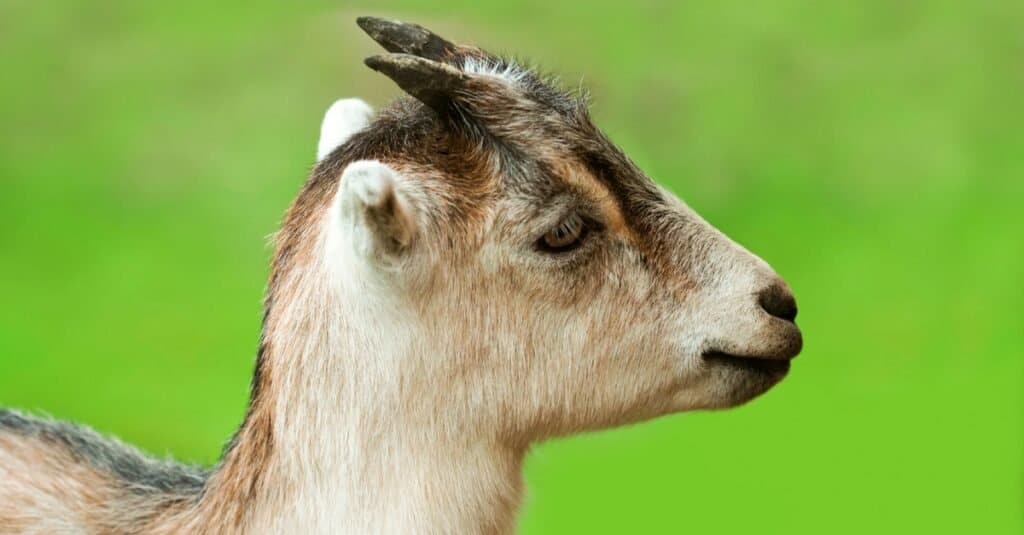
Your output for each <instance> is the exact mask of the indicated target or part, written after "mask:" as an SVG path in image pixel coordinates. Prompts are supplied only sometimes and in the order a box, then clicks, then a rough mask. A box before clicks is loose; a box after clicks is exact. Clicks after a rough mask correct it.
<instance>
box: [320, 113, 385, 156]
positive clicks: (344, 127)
mask: <svg viewBox="0 0 1024 535" xmlns="http://www.w3.org/2000/svg"><path fill="white" fill-rule="evenodd" d="M371 117H373V109H372V108H370V105H369V104H367V103H365V102H363V101H362V100H359V99H358V98H343V99H341V100H338V101H336V102H335V103H334V104H331V107H330V108H328V109H327V113H325V114H324V122H323V123H322V124H321V125H320V142H319V143H318V144H317V148H316V159H317V161H320V160H323V159H324V157H326V156H327V155H328V154H330V153H331V151H333V150H334V149H336V148H338V147H339V146H341V144H342V143H344V142H346V141H348V138H350V137H352V134H355V133H356V132H358V131H360V130H362V129H363V128H365V127H366V125H368V124H370V118H371Z"/></svg>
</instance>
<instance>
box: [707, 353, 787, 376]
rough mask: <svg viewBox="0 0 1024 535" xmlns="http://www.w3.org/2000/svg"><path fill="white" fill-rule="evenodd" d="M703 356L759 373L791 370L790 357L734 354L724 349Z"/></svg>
mask: <svg viewBox="0 0 1024 535" xmlns="http://www.w3.org/2000/svg"><path fill="white" fill-rule="evenodd" d="M703 356H704V360H706V361H708V362H713V363H716V364H723V365H725V366H728V367H730V368H739V369H743V370H747V371H752V372H757V373H765V374H779V373H786V372H788V371H789V359H774V358H767V357H755V356H743V355H733V354H731V353H724V352H722V351H706V352H705V353H704V355H703Z"/></svg>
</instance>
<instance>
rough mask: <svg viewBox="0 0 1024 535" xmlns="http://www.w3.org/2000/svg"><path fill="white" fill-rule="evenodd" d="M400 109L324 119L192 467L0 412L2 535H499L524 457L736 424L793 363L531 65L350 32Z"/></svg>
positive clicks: (720, 248) (767, 282)
mask: <svg viewBox="0 0 1024 535" xmlns="http://www.w3.org/2000/svg"><path fill="white" fill-rule="evenodd" d="M357 22H358V24H359V26H360V27H362V28H363V29H364V30H365V31H366V32H367V33H368V34H369V35H370V36H371V37H372V38H373V39H374V40H376V41H377V42H378V43H380V44H381V45H383V47H384V48H385V49H386V50H387V51H388V53H387V54H384V55H379V56H373V57H371V58H368V59H367V60H366V64H367V65H368V66H369V67H371V68H372V69H374V70H376V71H379V72H380V73H382V74H384V75H385V76H387V77H389V78H390V79H391V80H393V81H394V82H395V83H396V84H397V85H398V86H399V87H400V88H401V89H402V90H403V91H404V92H405V93H407V94H408V96H409V97H411V98H408V97H407V98H404V99H400V100H399V101H397V102H396V103H394V104H393V105H391V106H390V107H388V108H386V109H384V110H383V111H381V112H379V113H378V114H376V115H374V114H373V112H372V111H371V110H370V108H369V107H368V106H367V105H366V104H364V103H363V102H362V101H359V100H343V101H339V102H338V103H337V104H336V105H334V106H333V107H332V108H331V109H330V110H329V111H328V113H327V115H326V117H325V120H324V124H323V128H322V131H321V140H320V146H319V150H318V162H317V164H316V166H315V167H314V168H313V170H312V172H311V174H310V176H309V178H308V179H307V181H306V182H305V184H304V185H303V187H302V188H301V191H300V192H299V194H298V197H297V198H296V199H295V201H294V203H293V204H292V205H291V207H290V209H289V210H288V212H287V214H286V216H285V219H284V222H283V224H282V228H281V230H280V232H279V233H278V234H277V235H276V238H275V240H276V244H275V250H274V256H273V265H272V269H271V275H270V281H269V284H268V290H267V296H266V300H265V304H264V317H263V327H262V334H261V338H260V344H259V349H258V355H257V358H256V366H255V372H254V376H253V379H252V385H251V398H250V402H249V405H248V409H247V412H246V416H245V418H244V421H243V422H242V424H241V427H240V428H239V430H238V431H237V433H236V434H235V435H234V437H233V438H232V440H231V441H230V443H229V444H228V445H227V447H226V448H225V450H224V453H223V455H222V457H221V459H220V461H219V462H218V463H217V464H216V466H215V467H213V468H211V469H202V468H196V467H189V466H182V465H178V464H176V463H173V462H170V461H160V460H154V459H152V458H149V457H146V456H145V455H143V454H141V453H139V452H138V451H137V450H135V449H132V448H131V447H128V446H125V445H123V444H121V443H119V442H118V441H116V440H114V439H111V438H106V437H103V436H100V435H98V434H96V433H94V432H93V431H91V430H89V429H87V428H85V427H81V426H77V425H73V424H68V423H62V422H57V421H51V420H47V419H43V418H37V417H31V416H27V415H23V414H21V413H18V412H14V411H10V410H4V411H0V532H3V533H117V534H142V533H155V534H169V533H216V534H222V533H227V534H231V533H303V534H308V533H508V532H511V531H513V530H514V526H515V515H516V510H517V508H518V506H519V502H520V497H521V495H522V493H523V484H522V479H521V468H522V464H523V459H524V457H525V455H526V453H527V451H528V449H529V447H530V446H531V445H532V444H535V443H537V442H539V441H543V440H545V439H549V438H551V437H558V436H565V435H570V434H574V433H579V432H583V431H587V430H595V429H603V428H608V427H613V426H617V425H622V424H626V423H630V422H638V421H642V420H646V419H650V418H654V417H657V416H661V415H665V414H670V413H675V412H679V411H686V410H696V409H713V408H725V407H732V406H736V405H739V404H742V403H744V402H746V401H748V400H751V399H753V398H754V397H756V396H758V395H760V394H761V393H763V392H765V391H767V390H768V389H769V388H771V387H772V386H773V385H775V384H776V383H778V382H779V381H780V380H781V379H782V378H783V377H784V376H785V375H786V374H787V372H788V371H789V367H790V360H791V359H792V358H793V357H795V356H796V355H797V354H798V353H799V352H800V349H801V346H802V337H801V332H800V330H799V329H798V328H797V326H796V324H795V323H794V318H795V316H796V303H795V300H794V298H793V296H792V293H791V291H790V290H789V288H788V286H787V285H786V283H785V282H783V281H782V279H780V278H779V276H778V275H776V273H775V272H774V271H773V270H772V269H771V268H770V267H769V266H768V264H766V263H765V262H764V261H762V260H761V259H760V258H758V257H756V256H754V255H753V254H751V253H749V252H747V251H746V250H744V249H743V248H742V247H740V246H739V245H737V244H736V243H734V242H733V241H731V240H729V239H728V238H727V237H725V236H724V235H723V234H721V233H720V232H718V231H717V230H715V229H714V228H713V227H711V226H710V225H709V224H708V223H706V222H705V221H704V220H702V219H701V218H700V217H699V216H698V215H697V214H696V213H695V212H693V211H692V210H691V209H690V208H688V207H687V206H686V205H685V204H683V203H682V202H681V201H680V200H678V199H677V198H676V197H675V196H674V195H672V194H671V193H669V192H668V191H667V190H665V189H662V188H661V187H659V186H657V185H656V184H655V183H654V182H653V181H652V180H651V179H650V178H648V177H647V176H646V175H644V173H643V172H642V171H640V170H639V169H638V168H637V166H636V165H635V164H634V163H633V162H632V161H630V159H629V158H628V157H627V156H626V155H625V154H624V153H623V152H622V151H621V150H620V149H619V148H617V147H616V146H615V145H614V144H612V142H611V141H609V139H608V138H607V137H606V136H605V135H604V134H603V133H602V132H601V131H600V130H598V128H597V127H596V126H594V124H593V122H592V121H591V119H590V116H589V114H588V111H587V106H586V103H585V99H583V98H582V97H580V96H579V95H575V94H571V93H568V92H565V91H562V90H560V89H559V88H557V87H556V86H555V84H553V83H551V82H549V81H547V80H546V79H545V78H543V77H542V76H540V75H539V74H537V73H536V72H534V71H533V70H531V69H528V68H525V67H523V66H521V65H519V64H517V63H515V62H513V61H511V60H508V59H504V58H501V57H498V56H495V55H491V54H489V53H487V52H485V51H483V50H481V49H479V48H476V47H472V46H466V45H458V44H454V43H452V42H450V41H448V40H446V39H443V38H441V37H439V36H437V35H436V34H434V33H432V32H430V31H429V30H426V29H425V28H423V27H420V26H417V25H414V24H406V23H401V22H396V21H389V20H384V19H379V18H372V17H362V18H359V19H358V21H357Z"/></svg>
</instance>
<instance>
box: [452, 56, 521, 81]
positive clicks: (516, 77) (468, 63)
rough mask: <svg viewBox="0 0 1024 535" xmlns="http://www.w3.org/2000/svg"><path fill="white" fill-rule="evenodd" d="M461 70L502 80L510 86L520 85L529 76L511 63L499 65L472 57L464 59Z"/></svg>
mask: <svg viewBox="0 0 1024 535" xmlns="http://www.w3.org/2000/svg"><path fill="white" fill-rule="evenodd" d="M462 70H463V71H465V72H467V73H469V74H483V75H485V76H495V77H497V78H501V79H504V80H505V81H506V82H508V83H509V84H512V85H516V84H518V83H520V82H521V81H522V80H523V78H525V77H526V76H527V75H528V74H529V71H527V70H526V69H523V68H522V67H521V66H519V65H516V64H515V63H513V62H511V61H509V62H507V63H504V64H501V63H497V62H494V61H490V60H486V59H481V58H476V57H472V56H470V57H468V58H466V60H465V62H463V64H462Z"/></svg>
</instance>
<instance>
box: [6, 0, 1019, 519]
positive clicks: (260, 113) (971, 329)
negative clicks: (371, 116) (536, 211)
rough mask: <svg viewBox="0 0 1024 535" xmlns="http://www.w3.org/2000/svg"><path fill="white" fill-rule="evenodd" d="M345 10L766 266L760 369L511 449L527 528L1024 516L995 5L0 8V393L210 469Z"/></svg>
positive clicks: (1014, 193)
mask: <svg viewBox="0 0 1024 535" xmlns="http://www.w3.org/2000/svg"><path fill="white" fill-rule="evenodd" d="M364 13H372V14H381V15H386V16H394V17H397V18H404V19H410V20H415V21H417V22H420V23H423V24H426V25H429V26H431V27H433V28H435V29H436V30H438V31H439V32H440V33H443V34H447V35H448V36H449V37H451V38H454V39H456V40H460V41H469V42H475V43H479V44H481V45H483V46H485V47H487V48H490V49H493V50H497V51H506V52H514V53H516V54H519V55H522V56H524V57H529V58H532V59H534V60H536V61H537V62H539V63H540V64H542V65H543V66H545V67H546V68H549V69H551V70H554V71H556V72H560V73H562V74H563V79H564V80H565V82H566V83H567V84H569V85H573V84H576V83H577V81H579V80H580V79H583V80H584V83H585V85H587V86H589V87H590V88H591V89H592V90H593V93H594V96H595V98H594V100H595V110H594V111H595V115H596V116H597V117H598V119H599V122H600V123H601V124H602V125H603V126H604V127H605V128H606V130H608V132H609V133H610V134H611V135H612V137H613V138H614V139H616V140H617V141H618V142H619V143H620V144H621V145H622V146H623V147H624V148H625V149H626V150H627V151H628V152H629V153H630V154H631V155H633V156H634V157H635V159H636V160H637V161H638V162H639V163H640V164H641V166H642V167H643V168H645V169H646V170H648V171H649V173H650V174H651V175H652V176H654V177H655V178H656V179H657V180H659V181H660V182H662V183H664V184H666V185H667V186H669V187H670V188H671V189H673V190H674V191H676V192H677V193H680V194H681V195H682V196H683V197H684V198H685V199H687V201H688V202H689V203H690V204H691V205H692V206H694V207H695V208H696V209H697V210H698V211H699V212H701V213H702V214H703V215H704V216H705V217H707V218H708V219H709V220H710V221H711V222H712V223H714V224H716V225H717V226H719V227H720V228H721V229H722V230H724V231H725V232H726V233H728V234H730V235H731V236H733V237H734V238H735V239H737V240H738V241H740V242H741V243H743V244H744V245H746V246H748V247H749V248H750V249H752V250H754V251H755V252H757V253H758V254H760V255H761V256H762V257H764V258H765V259H766V260H768V261H769V262H770V263H772V264H773V265H774V266H775V267H776V268H777V269H778V270H779V272H780V273H782V274H783V276H785V277H786V278H787V279H788V280H789V282H790V283H791V285H792V286H793V287H794V289H795V291H796V293H797V296H798V298H799V301H800V307H801V313H800V323H801V325H802V326H803V328H804V330H805V333H806V339H807V343H806V350H805V353H804V355H802V356H801V357H800V359H799V360H798V361H797V362H796V363H795V367H794V372H793V374H792V375H791V377H790V379H788V380H787V381H786V382H785V383H784V384H783V385H782V386H781V387H780V388H779V389H778V390H776V391H773V392H771V393H770V394H768V395H767V396H765V397H764V398H763V399H760V400H758V401H756V402H755V403H753V404H751V405H749V406H747V407H744V408H741V409H739V410H735V411H731V412H722V413H714V414H685V415H679V416H673V417H669V418H664V419H661V420H658V421H656V422H651V423H647V424H644V425H640V426H634V427H631V428H628V429H621V430H615V431H610V432H605V433H598V434H592V435H587V436H583V437H576V438H572V439H568V440H562V441H557V442H554V443H551V444H546V445H543V446H541V447H539V448H538V449H537V450H536V452H535V453H534V454H533V456H532V457H531V459H530V461H529V466H528V474H527V479H528V482H529V485H530V495H529V497H528V500H527V507H526V510H525V513H524V515H523V517H522V521H521V524H522V529H523V532H524V533H528V534H541V533H566V532H571V533H576V532H588V533H622V532H640V533H677V532H684V531H693V532H699V531H704V532H707V531H710V532H715V533H736V532H753V531H756V532H758V533H802V532H808V533H817V532H822V531H827V532H831V533H864V532H884V533H905V532H911V533H919V532H931V533H963V532H970V533H1021V532H1024V325H1022V319H1021V312H1020V311H1021V303H1022V302H1024V289H1022V288H1024V284H1022V283H1024V238H1022V235H1024V217H1022V216H1021V213H1020V211H1021V208H1020V204H1021V202H1022V200H1024V126H1022V125H1024V105H1022V100H1021V95H1022V94H1024V32H1022V31H1021V28H1024V4H1021V3H1020V2H1017V1H1012V0H1005V1H983V2H975V3H966V2H952V1H936V2H924V1H909V0H905V1H901V2H891V1H882V0H867V1H863V2H857V3H849V4H835V5H833V4H831V3H826V4H822V3H819V2H811V1H808V0H778V1H762V0H757V1H753V2H740V1H736V0H728V1H724V2H712V1H693V2H686V3H677V2H655V1H651V0H646V1H643V0H641V1H638V2H633V3H630V4H628V5H627V4H626V3H621V2H616V3H613V2H607V1H597V2H539V1H531V2H521V3H516V4H512V3H479V2H469V1H466V0H458V1H449V2H441V3H433V4H430V5H423V4H419V3H416V2H411V1H408V2H392V1H388V2H375V3H372V4H371V3H365V4H363V5H362V6H361V7H353V6H349V5H342V4H337V3H330V2H307V3H303V4H301V5H299V6H297V5H292V4H289V3H285V2H274V3H269V2H255V3H253V2H237V1H233V2H220V3H217V4H215V5H214V4H211V3H207V2H199V1H196V0H182V1H176V2H167V3H157V2H128V1H123V0H120V1H103V2H99V1H97V2H72V1H67V2H54V1H52V0H47V1H42V2H37V1H30V0H0V72H3V73H4V74H3V77H4V81H3V82H2V83H0V118H2V125H3V131H2V133H0V181H2V182H0V183H2V185H3V194H2V195H0V212H2V214H3V223H4V224H3V227H4V229H3V231H0V281H2V282H0V284H2V293H3V303H4V305H5V306H3V307H0V405H6V406H17V407H24V408H29V409H41V410H45V411H47V412H49V413H51V414H53V415H55V416H57V417H61V418H67V419H73V420H78V421H82V422H86V423H89V424H91V425H93V426H94V427H96V428H97V429H100V430H102V431H105V432H112V433H115V434H117V435H119V436H121V437H123V438H124V439H125V440H128V441H130V442H134V443H136V444H139V445H140V446H142V447H144V448H146V449H148V450H150V451H152V452H155V453H157V454H165V453H168V454H173V455H175V456H176V457H179V458H182V459H187V460H194V461H201V462H212V461H213V460H214V459H215V458H216V456H217V454H218V452H219V450H220V447H221V445H222V444H223V442H224V441H225V439H226V438H227V437H228V436H229V435H230V433H231V432H232V431H233V429H234V428H235V426H236V425H237V424H238V422H239V420H240V417H241V415H242V411H243V409H244V406H245V402H246V394H247V386H248V381H249V376H250V373H251V369H252V360H253V354H254V349H255V345H256V338H257V334H258V328H259V317H260V298H261V294H262V288H263V284H264V278H265V275H266V265H267V261H268V255H269V251H268V249H267V247H266V246H265V237H266V236H267V235H268V234H270V233H271V232H272V231H274V230H275V227H276V224H277V221H278V220H279V218H280V216H281V214H282V213H283V210H284V209H285V207H286V206H287V204H288V202H289V201H290V199H291V197H292V196H293V195H294V193H295V192H296V190H297V188H298V186H299V184H300V183H301V181H302V180H303V178H304V176H305V172H306V170H307V169H308V168H309V166H310V164H311V160H312V156H313V153H314V150H315V143H316V135H317V128H318V123H319V119H320V115H321V113H322V112H323V111H324V109H325V108H326V106H327V105H328V104H330V102H332V101H333V100H334V99H335V98H338V97H344V96H361V97H364V98H368V100H370V101H371V102H373V103H374V104H375V105H377V106H380V105H383V104H385V103H386V102H387V101H388V100H389V99H390V98H391V97H393V96H395V95H397V91H396V90H395V89H394V88H393V87H392V86H391V84H390V83H389V82H388V81H387V80H386V79H383V77H381V76H378V75H375V74H374V73H372V72H370V71H369V70H367V69H365V68H364V67H363V66H362V64H361V59H362V58H363V57H364V56H366V55H369V54H371V53H374V52H375V48H374V46H373V45H372V43H371V42H369V40H368V39H367V38H365V37H363V36H362V35H361V34H360V33H359V32H358V31H357V29H356V27H355V26H354V24H353V19H354V17H355V16H356V15H358V14H364Z"/></svg>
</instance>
